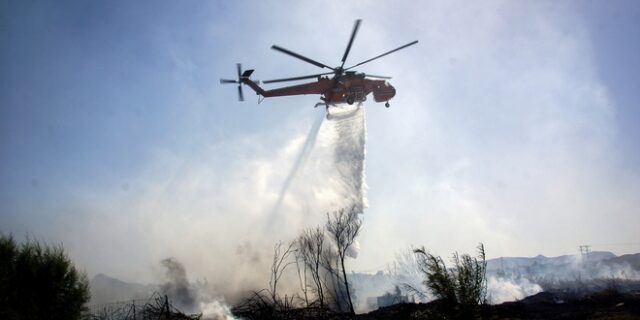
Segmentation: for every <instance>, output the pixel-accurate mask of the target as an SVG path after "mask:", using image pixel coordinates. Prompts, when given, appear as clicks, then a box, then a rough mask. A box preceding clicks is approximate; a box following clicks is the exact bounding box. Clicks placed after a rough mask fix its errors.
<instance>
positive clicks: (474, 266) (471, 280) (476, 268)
mask: <svg viewBox="0 0 640 320" xmlns="http://www.w3.org/2000/svg"><path fill="white" fill-rule="evenodd" d="M414 253H415V254H416V258H417V260H418V268H419V270H420V272H421V273H423V274H424V275H425V280H424V282H423V283H424V285H425V286H426V287H427V288H428V289H429V290H430V291H431V292H432V293H433V295H435V297H436V298H437V299H439V300H441V301H442V302H443V306H444V308H445V309H444V312H445V313H446V314H448V315H449V316H450V317H455V318H460V319H471V318H474V317H477V314H478V306H480V305H484V304H486V303H487V281H486V270H487V262H486V261H485V251H484V245H483V244H482V243H481V244H480V245H478V255H477V256H476V257H471V256H470V255H468V254H463V255H462V256H460V255H458V253H457V252H456V253H454V254H453V257H452V259H451V261H452V262H453V264H454V267H453V268H447V265H446V264H445V262H444V260H442V258H441V257H439V256H435V255H433V254H431V253H429V252H427V251H426V250H425V249H424V247H423V248H420V249H415V250H414ZM409 289H410V290H412V291H414V292H418V291H417V290H416V289H415V288H412V287H409Z"/></svg>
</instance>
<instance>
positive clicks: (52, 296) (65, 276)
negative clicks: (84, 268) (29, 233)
mask: <svg viewBox="0 0 640 320" xmlns="http://www.w3.org/2000/svg"><path fill="white" fill-rule="evenodd" d="M88 300H89V285H88V281H87V277H86V275H85V274H84V273H81V272H79V271H78V270H77V269H76V268H75V266H74V265H73V263H72V262H71V261H70V260H69V258H68V257H67V255H66V254H65V253H64V250H63V248H62V246H43V245H40V244H39V243H38V242H36V241H27V242H26V243H24V244H22V245H18V244H17V243H16V242H15V240H14V239H13V237H11V236H4V235H0V319H8V320H14V319H16V320H18V319H20V320H22V319H70V320H73V319H80V318H81V316H82V312H83V311H85V307H84V305H85V303H86V302H87V301H88Z"/></svg>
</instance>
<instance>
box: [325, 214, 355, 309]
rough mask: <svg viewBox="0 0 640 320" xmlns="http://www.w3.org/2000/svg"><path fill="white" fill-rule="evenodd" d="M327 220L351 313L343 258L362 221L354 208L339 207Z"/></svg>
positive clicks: (328, 231)
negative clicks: (347, 209) (346, 209)
mask: <svg viewBox="0 0 640 320" xmlns="http://www.w3.org/2000/svg"><path fill="white" fill-rule="evenodd" d="M327 220H328V221H327V225H326V228H327V233H328V234H329V236H330V237H331V238H332V240H333V241H334V242H335V245H336V251H337V254H338V259H339V261H340V268H341V271H342V277H343V281H344V288H345V290H346V295H347V301H348V303H349V312H351V314H352V315H353V314H355V311H354V309H353V302H352V301H351V293H350V291H349V281H347V271H346V269H345V267H344V260H345V258H346V257H347V255H348V253H349V251H350V250H351V249H352V246H353V244H354V242H355V239H356V237H357V236H358V233H359V232H360V227H361V226H362V221H361V220H360V219H359V218H358V212H356V210H355V208H353V209H351V210H349V211H348V212H346V211H345V210H344V209H340V210H339V211H337V212H334V213H333V215H331V216H329V215H328V217H327Z"/></svg>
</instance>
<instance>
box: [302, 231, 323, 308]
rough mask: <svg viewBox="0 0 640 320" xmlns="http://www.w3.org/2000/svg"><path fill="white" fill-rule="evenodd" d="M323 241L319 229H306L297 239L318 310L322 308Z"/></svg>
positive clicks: (321, 232)
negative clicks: (318, 305) (309, 276)
mask: <svg viewBox="0 0 640 320" xmlns="http://www.w3.org/2000/svg"><path fill="white" fill-rule="evenodd" d="M324 239H325V235H324V230H323V229H322V228H320V227H316V228H314V229H307V230H305V231H304V232H303V233H302V234H301V235H300V237H299V238H298V254H299V257H300V259H301V260H302V262H303V263H304V265H305V267H306V269H308V270H309V273H310V274H311V279H312V280H313V285H314V286H315V292H316V296H317V298H318V303H319V304H320V308H324V290H323V284H322V274H321V267H322V257H323V249H324ZM305 296H306V292H305Z"/></svg>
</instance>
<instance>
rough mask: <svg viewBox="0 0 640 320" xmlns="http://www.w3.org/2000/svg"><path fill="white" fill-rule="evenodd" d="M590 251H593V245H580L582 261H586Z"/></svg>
mask: <svg viewBox="0 0 640 320" xmlns="http://www.w3.org/2000/svg"><path fill="white" fill-rule="evenodd" d="M589 253H591V246H590V245H588V244H583V245H581V246H580V256H581V257H582V261H586V260H587V259H589Z"/></svg>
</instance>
